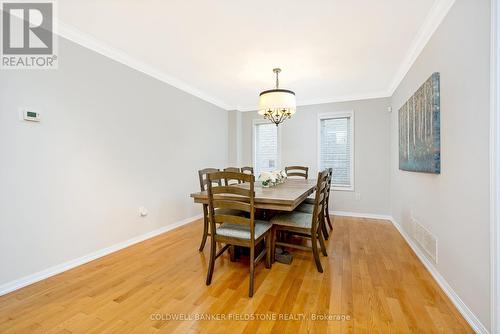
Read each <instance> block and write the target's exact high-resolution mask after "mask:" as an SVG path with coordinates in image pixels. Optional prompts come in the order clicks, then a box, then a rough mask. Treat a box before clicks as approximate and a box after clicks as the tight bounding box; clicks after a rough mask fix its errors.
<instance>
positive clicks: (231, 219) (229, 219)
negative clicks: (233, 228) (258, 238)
mask: <svg viewBox="0 0 500 334" xmlns="http://www.w3.org/2000/svg"><path fill="white" fill-rule="evenodd" d="M214 219H215V223H217V224H221V223H229V224H238V225H250V219H249V218H246V217H239V216H233V215H215V218H214Z"/></svg>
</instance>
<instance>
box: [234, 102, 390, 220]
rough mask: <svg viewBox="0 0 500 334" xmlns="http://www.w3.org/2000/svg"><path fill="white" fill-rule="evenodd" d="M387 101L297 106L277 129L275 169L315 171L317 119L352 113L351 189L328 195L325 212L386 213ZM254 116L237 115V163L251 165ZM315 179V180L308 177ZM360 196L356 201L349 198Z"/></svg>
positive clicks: (387, 171)
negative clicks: (278, 161)
mask: <svg viewBox="0 0 500 334" xmlns="http://www.w3.org/2000/svg"><path fill="white" fill-rule="evenodd" d="M389 105H390V100H389V99H371V100H362V101H350V102H341V103H327V104H318V105H310V106H300V107H298V108H297V113H296V114H295V115H293V117H292V118H291V119H289V120H287V121H285V123H284V124H283V125H280V129H281V130H280V131H281V152H282V154H281V158H282V161H281V162H282V163H281V165H282V166H281V167H283V168H284V167H285V166H287V165H304V166H309V167H310V172H311V173H312V175H314V174H315V173H317V171H318V115H319V114H321V113H327V112H333V111H347V110H353V111H354V118H355V121H354V123H355V124H354V137H355V138H354V146H355V155H354V179H355V181H354V182H355V184H354V187H355V189H354V191H334V193H333V196H331V199H332V203H331V207H330V210H336V211H347V212H355V213H365V214H379V215H387V214H389V211H390V210H389V207H390V204H389V203H390V196H389V188H390V186H389V183H390V182H389V161H390V152H389V147H390V144H389V139H390V137H389V134H390V122H389V117H390V113H389V112H388V111H387V108H388V106H389ZM261 118H262V116H260V115H258V114H257V113H256V112H245V113H242V122H241V124H242V128H241V132H242V136H241V137H242V146H241V151H242V164H243V165H251V164H252V156H253V154H252V140H253V139H252V126H253V125H252V122H253V120H254V119H261ZM313 177H315V176H313ZM356 193H359V194H360V199H359V200H357V199H356V196H355V194H356Z"/></svg>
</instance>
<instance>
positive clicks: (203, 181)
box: [198, 168, 239, 252]
mask: <svg viewBox="0 0 500 334" xmlns="http://www.w3.org/2000/svg"><path fill="white" fill-rule="evenodd" d="M219 171H220V170H219V169H217V168H205V169H201V170H199V171H198V179H199V181H200V190H201V191H205V190H207V184H208V174H209V173H214V172H219ZM214 182H215V184H216V185H218V186H222V180H216V181H214ZM225 211H226V212H227V211H229V210H227V209H226V210H225ZM238 213H239V212H234V211H233V214H238ZM209 228H210V226H209V216H208V204H203V236H202V237H201V243H200V247H199V248H198V250H199V251H200V252H202V251H203V249H204V248H205V243H206V242H207V238H208V236H210V231H209Z"/></svg>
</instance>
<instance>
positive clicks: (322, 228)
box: [321, 217, 328, 240]
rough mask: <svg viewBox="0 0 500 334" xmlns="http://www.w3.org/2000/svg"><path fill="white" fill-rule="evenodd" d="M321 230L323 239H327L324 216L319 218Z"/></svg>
mask: <svg viewBox="0 0 500 334" xmlns="http://www.w3.org/2000/svg"><path fill="white" fill-rule="evenodd" d="M321 232H322V233H323V237H324V238H325V240H328V230H327V229H326V224H325V217H323V218H322V219H321Z"/></svg>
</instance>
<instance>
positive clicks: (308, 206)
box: [295, 168, 333, 240]
mask: <svg viewBox="0 0 500 334" xmlns="http://www.w3.org/2000/svg"><path fill="white" fill-rule="evenodd" d="M326 170H327V171H328V183H327V186H326V189H325V194H326V198H325V203H324V211H325V213H324V215H323V217H324V220H325V221H324V222H323V225H322V229H323V235H324V237H325V239H326V240H328V231H326V224H325V223H328V227H329V228H330V230H333V226H332V222H331V219H330V208H329V202H330V194H331V192H330V189H331V185H332V178H333V168H327V169H326ZM295 210H296V211H300V212H305V213H313V210H314V197H312V198H311V197H308V198H306V199H305V200H304V202H303V203H302V204H300V205H299V206H298V207H297V208H296V209H295Z"/></svg>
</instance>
